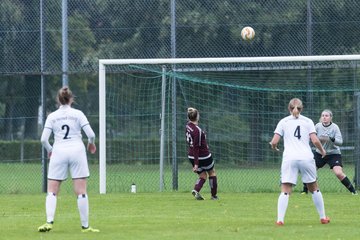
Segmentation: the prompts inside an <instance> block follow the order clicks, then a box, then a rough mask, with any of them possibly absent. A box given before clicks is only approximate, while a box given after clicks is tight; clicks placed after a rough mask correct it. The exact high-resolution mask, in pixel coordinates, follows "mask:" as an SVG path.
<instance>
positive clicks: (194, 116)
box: [187, 107, 199, 122]
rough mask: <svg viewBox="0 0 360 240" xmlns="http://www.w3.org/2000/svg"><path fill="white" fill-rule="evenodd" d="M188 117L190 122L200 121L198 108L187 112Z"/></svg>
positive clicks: (190, 108) (189, 109)
mask: <svg viewBox="0 0 360 240" xmlns="http://www.w3.org/2000/svg"><path fill="white" fill-rule="evenodd" d="M187 115H188V118H189V120H190V121H192V122H193V121H196V120H198V115H199V111H198V110H197V109H196V108H192V107H189V108H188V110H187Z"/></svg>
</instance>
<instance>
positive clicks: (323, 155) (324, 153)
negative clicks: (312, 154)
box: [320, 149, 326, 158]
mask: <svg viewBox="0 0 360 240" xmlns="http://www.w3.org/2000/svg"><path fill="white" fill-rule="evenodd" d="M320 154H321V156H322V158H324V157H325V156H326V151H325V149H320Z"/></svg>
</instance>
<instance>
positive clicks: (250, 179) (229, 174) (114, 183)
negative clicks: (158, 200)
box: [0, 163, 354, 194]
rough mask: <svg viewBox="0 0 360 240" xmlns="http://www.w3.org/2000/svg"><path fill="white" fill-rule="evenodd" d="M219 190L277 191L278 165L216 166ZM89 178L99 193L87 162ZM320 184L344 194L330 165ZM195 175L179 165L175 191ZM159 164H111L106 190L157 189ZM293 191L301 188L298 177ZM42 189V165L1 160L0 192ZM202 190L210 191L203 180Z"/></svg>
mask: <svg viewBox="0 0 360 240" xmlns="http://www.w3.org/2000/svg"><path fill="white" fill-rule="evenodd" d="M216 168H217V175H218V182H219V190H220V191H222V192H233V193H245V192H246V193H257V192H263V193H264V192H275V193H276V192H278V191H279V180H280V178H279V172H280V166H271V167H263V166H259V167H257V168H245V167H242V166H232V167H231V166H230V167H229V166H222V165H217V166H216ZM344 171H345V173H346V174H347V175H348V177H349V179H350V180H352V179H353V175H354V167H353V164H347V165H345V168H344ZM90 173H91V177H90V178H89V184H88V192H89V193H92V194H93V193H98V192H99V166H98V165H95V164H93V165H90ZM318 176H319V183H320V187H321V191H322V192H326V193H327V192H337V193H347V190H346V189H345V188H344V186H343V185H342V184H341V183H340V182H339V180H338V179H337V178H336V176H335V175H334V174H333V173H332V172H331V171H330V170H329V168H326V167H325V168H324V169H320V170H319V171H318ZM196 178H197V176H196V174H194V173H193V172H192V171H191V169H190V166H189V164H186V165H181V166H179V172H178V189H177V190H178V191H179V192H188V191H189V190H190V189H192V187H193V185H194V182H195V180H196ZM159 179H160V178H159V166H158V165H143V166H138V165H125V164H113V165H109V166H107V182H106V185H107V192H108V193H124V192H129V191H130V185H131V184H132V182H135V183H136V185H137V188H138V191H139V192H141V193H144V192H149V193H151V192H158V191H159ZM164 184H165V187H164V191H165V192H172V170H171V168H170V167H167V168H165V171H164ZM298 184H299V185H298V186H297V187H296V189H295V190H296V191H300V189H301V188H302V186H301V181H300V178H299V182H298ZM41 191H42V173H41V164H40V163H38V164H21V163H11V164H10V163H9V164H6V163H0V194H36V193H41ZM61 191H62V192H63V193H69V194H70V193H72V184H71V181H69V180H68V181H66V182H64V183H63V186H62V188H61ZM204 191H209V186H208V184H207V183H206V186H205V188H204Z"/></svg>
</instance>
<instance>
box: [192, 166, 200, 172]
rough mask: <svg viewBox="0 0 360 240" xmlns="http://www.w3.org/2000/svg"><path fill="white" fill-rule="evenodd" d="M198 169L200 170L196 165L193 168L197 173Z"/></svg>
mask: <svg viewBox="0 0 360 240" xmlns="http://www.w3.org/2000/svg"><path fill="white" fill-rule="evenodd" d="M198 168H199V166H198V165H194V167H193V172H195V173H196V172H197V170H198Z"/></svg>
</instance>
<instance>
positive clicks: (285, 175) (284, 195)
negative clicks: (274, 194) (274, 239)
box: [276, 161, 298, 225]
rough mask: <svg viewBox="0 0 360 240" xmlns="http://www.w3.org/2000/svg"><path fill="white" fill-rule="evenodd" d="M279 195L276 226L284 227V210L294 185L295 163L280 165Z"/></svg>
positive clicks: (296, 169) (296, 170)
mask: <svg viewBox="0 0 360 240" xmlns="http://www.w3.org/2000/svg"><path fill="white" fill-rule="evenodd" d="M280 176H281V180H280V181H281V193H280V195H279V198H278V204H277V221H276V224H277V225H284V219H285V214H286V210H287V208H288V204H289V197H290V194H291V192H292V187H293V185H294V184H296V181H297V177H298V168H297V163H296V161H283V162H282V163H281V175H280Z"/></svg>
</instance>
